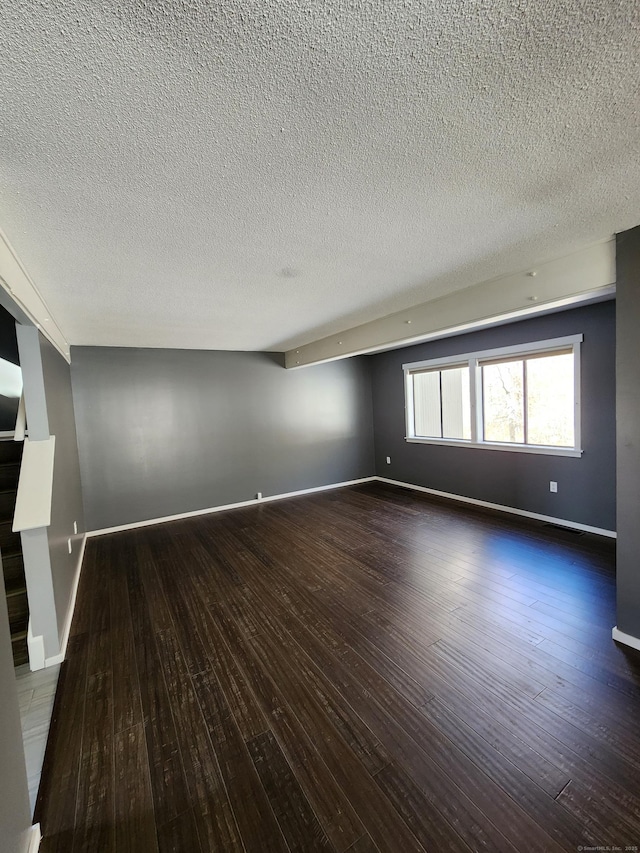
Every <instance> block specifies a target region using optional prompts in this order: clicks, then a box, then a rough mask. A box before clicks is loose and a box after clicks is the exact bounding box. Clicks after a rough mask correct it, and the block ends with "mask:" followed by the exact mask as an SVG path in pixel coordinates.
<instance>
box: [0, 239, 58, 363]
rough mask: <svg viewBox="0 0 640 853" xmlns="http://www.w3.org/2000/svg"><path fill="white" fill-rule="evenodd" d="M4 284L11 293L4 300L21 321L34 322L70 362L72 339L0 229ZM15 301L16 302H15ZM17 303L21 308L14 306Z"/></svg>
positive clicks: (0, 279)
mask: <svg viewBox="0 0 640 853" xmlns="http://www.w3.org/2000/svg"><path fill="white" fill-rule="evenodd" d="M0 286H1V287H2V289H3V291H4V292H5V293H6V294H7V295H8V297H9V303H7V300H6V299H3V300H0V301H2V302H3V304H5V305H7V304H9V306H10V307H9V308H8V310H9V311H10V313H11V314H13V316H14V317H16V319H17V320H19V321H20V322H21V323H26V324H33V325H34V326H36V327H37V328H38V329H40V331H41V332H42V334H43V335H44V336H45V337H46V338H47V339H48V340H49V341H51V343H52V344H53V345H54V347H55V348H56V349H57V350H58V351H59V352H60V354H61V355H62V356H63V357H64V358H65V359H66V361H68V362H70V361H71V357H70V349H69V342H68V341H67V339H66V338H65V336H64V335H63V333H62V331H61V329H60V327H59V326H58V324H57V323H56V321H55V320H54V318H53V316H52V315H51V311H49V308H48V307H47V304H46V302H45V301H44V299H43V298H42V296H40V293H39V291H38V288H37V287H36V286H35V284H34V282H33V279H32V278H31V276H30V275H29V273H28V272H27V271H26V269H25V268H24V266H23V265H22V263H21V261H20V259H19V258H18V256H17V254H16V253H15V251H14V249H13V247H12V246H11V243H10V242H9V240H8V239H7V237H6V235H5V234H4V232H3V231H2V230H0ZM11 303H13V305H11ZM15 306H17V308H18V310H12V309H13V308H14V307H15Z"/></svg>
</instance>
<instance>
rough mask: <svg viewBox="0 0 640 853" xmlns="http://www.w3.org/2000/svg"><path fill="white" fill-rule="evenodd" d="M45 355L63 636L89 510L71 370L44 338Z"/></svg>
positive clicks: (55, 576)
mask: <svg viewBox="0 0 640 853" xmlns="http://www.w3.org/2000/svg"><path fill="white" fill-rule="evenodd" d="M40 352H41V355H42V374H43V378H44V390H45V396H46V405H47V415H48V421H49V431H50V433H51V434H52V435H55V437H56V449H55V459H54V467H53V495H52V505H51V524H50V526H49V528H48V530H47V534H48V540H49V555H50V560H51V577H52V581H53V593H54V598H55V605H56V617H57V621H58V634H59V636H60V635H61V634H62V631H63V628H64V624H65V620H66V616H67V611H68V609H69V602H70V598H71V593H72V587H73V581H74V578H75V573H76V568H77V565H78V556H79V550H80V544H81V540H82V534H83V532H84V530H85V525H84V508H83V503H82V488H81V484H80V461H79V458H78V442H77V438H76V425H75V416H74V409H73V394H72V390H71V370H70V367H69V365H68V364H67V362H66V361H65V360H64V358H63V357H62V356H61V355H60V353H59V352H58V351H57V350H56V349H55V347H54V346H53V345H52V344H50V343H49V341H48V340H47V339H46V338H44V337H43V336H42V335H40ZM74 521H75V522H77V525H78V534H77V536H76V535H74V532H73V522H74ZM69 537H71V540H72V549H73V550H72V553H71V554H69V550H68V548H67V539H68V538H69Z"/></svg>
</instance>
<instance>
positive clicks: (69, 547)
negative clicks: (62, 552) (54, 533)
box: [67, 539, 73, 553]
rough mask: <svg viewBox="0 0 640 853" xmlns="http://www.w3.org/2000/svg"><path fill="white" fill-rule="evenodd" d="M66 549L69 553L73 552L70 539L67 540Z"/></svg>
mask: <svg viewBox="0 0 640 853" xmlns="http://www.w3.org/2000/svg"><path fill="white" fill-rule="evenodd" d="M67 548H68V549H69V553H71V551H72V550H73V549H72V546H71V539H67Z"/></svg>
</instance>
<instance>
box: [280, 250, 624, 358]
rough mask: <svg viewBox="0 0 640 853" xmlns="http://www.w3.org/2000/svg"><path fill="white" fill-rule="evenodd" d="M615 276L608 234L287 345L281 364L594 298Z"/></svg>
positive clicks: (397, 343)
mask: <svg viewBox="0 0 640 853" xmlns="http://www.w3.org/2000/svg"><path fill="white" fill-rule="evenodd" d="M615 281H616V259H615V240H614V239H609V240H607V241H606V242H600V243H596V244H595V245H592V246H589V247H587V248H586V249H581V250H580V251H578V252H573V253H572V254H570V255H566V256H565V257H562V258H557V259H556V260H553V261H548V262H546V263H543V264H539V265H536V266H533V267H530V268H529V269H528V270H525V271H523V272H519V273H516V274H515V275H506V276H502V277H501V278H496V279H492V280H491V281H484V282H481V283H480V284H474V285H472V286H471V287H467V288H464V289H463V290H457V291H455V292H454V293H451V294H449V295H447V296H442V297H440V298H439V299H433V300H431V301H430V302H423V303H422V304H421V305H416V306H414V307H413V308H408V309H406V310H405V311H398V312H396V313H394V314H389V315H388V316H386V317H381V318H380V319H379V320H373V321H371V322H369V323H363V324H362V325H360V326H354V327H353V328H351V329H347V330H345V331H344V332H341V333H339V334H337V335H329V336H328V337H326V338H321V339H320V340H317V341H313V342H312V343H309V344H306V345H305V346H300V347H297V348H296V349H292V350H289V351H288V352H287V353H285V366H286V367H287V368H297V367H305V366H308V365H311V364H319V363H320V362H324V361H334V360H336V359H339V358H346V357H348V356H354V355H362V354H364V353H373V352H381V351H383V350H389V349H395V348H397V347H401V346H407V345H409V344H414V343H420V342H422V341H426V340H431V339H434V338H439V337H445V336H448V335H452V334H461V333H463V332H468V331H472V330H473V329H478V328H481V327H483V326H490V325H498V324H500V323H505V322H509V321H510V320H516V319H519V318H523V317H527V316H530V315H532V314H540V313H544V312H547V311H552V310H558V309H559V308H562V307H569V306H571V305H577V304H579V303H582V302H589V301H595V300H597V299H601V298H605V297H607V296H610V295H612V294H613V293H614V292H615Z"/></svg>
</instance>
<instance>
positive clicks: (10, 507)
mask: <svg viewBox="0 0 640 853" xmlns="http://www.w3.org/2000/svg"><path fill="white" fill-rule="evenodd" d="M15 508H16V490H15V489H4V490H2V491H0V522H2V521H13V514H14V512H15Z"/></svg>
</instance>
